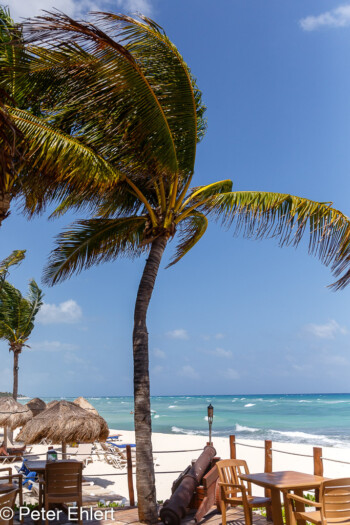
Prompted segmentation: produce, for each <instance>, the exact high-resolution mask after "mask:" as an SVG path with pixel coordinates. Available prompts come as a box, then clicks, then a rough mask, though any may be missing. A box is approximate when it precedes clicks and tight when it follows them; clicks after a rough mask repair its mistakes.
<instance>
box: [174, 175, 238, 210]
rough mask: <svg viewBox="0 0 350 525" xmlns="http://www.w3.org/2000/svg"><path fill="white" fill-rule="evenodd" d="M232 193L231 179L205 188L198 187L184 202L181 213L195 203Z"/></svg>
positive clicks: (193, 189)
mask: <svg viewBox="0 0 350 525" xmlns="http://www.w3.org/2000/svg"><path fill="white" fill-rule="evenodd" d="M230 191H232V181H231V180H229V179H226V180H220V181H218V182H213V183H212V184H207V185H205V186H198V187H196V188H192V189H191V192H190V194H189V196H188V198H187V199H186V200H185V201H184V202H183V204H182V206H181V208H180V211H182V210H183V209H185V208H186V206H187V205H188V204H189V203H191V201H193V203H192V204H194V203H196V202H198V201H203V200H205V199H207V198H208V197H212V196H214V195H218V194H220V193H228V192H230Z"/></svg>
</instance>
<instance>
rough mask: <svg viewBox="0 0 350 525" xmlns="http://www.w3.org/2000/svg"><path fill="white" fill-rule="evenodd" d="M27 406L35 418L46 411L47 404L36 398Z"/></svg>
mask: <svg viewBox="0 0 350 525" xmlns="http://www.w3.org/2000/svg"><path fill="white" fill-rule="evenodd" d="M26 406H27V407H28V408H29V410H30V411H31V413H32V414H33V417H34V416H37V415H38V414H40V412H42V411H43V410H45V409H46V403H45V402H44V401H43V400H42V399H39V398H38V397H34V399H31V400H30V401H28V403H26Z"/></svg>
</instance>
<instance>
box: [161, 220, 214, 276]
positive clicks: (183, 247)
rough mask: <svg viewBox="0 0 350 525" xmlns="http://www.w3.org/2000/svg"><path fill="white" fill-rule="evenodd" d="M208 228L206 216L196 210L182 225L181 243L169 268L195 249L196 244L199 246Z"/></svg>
mask: <svg viewBox="0 0 350 525" xmlns="http://www.w3.org/2000/svg"><path fill="white" fill-rule="evenodd" d="M207 226H208V220H207V218H206V216H205V215H203V213H201V212H199V211H195V210H194V211H192V213H191V214H190V215H188V216H187V217H186V218H185V219H184V220H183V221H182V222H181V223H180V228H181V233H180V242H179V244H178V246H177V248H176V252H175V254H174V257H173V258H172V260H171V261H170V263H169V264H168V266H167V268H169V267H170V266H173V265H174V264H176V263H177V262H178V261H179V260H180V259H182V257H184V256H185V255H186V253H188V252H189V251H190V250H191V249H192V248H193V246H194V245H195V244H197V242H198V241H199V240H200V239H201V237H202V236H203V235H204V234H205V232H206V229H207Z"/></svg>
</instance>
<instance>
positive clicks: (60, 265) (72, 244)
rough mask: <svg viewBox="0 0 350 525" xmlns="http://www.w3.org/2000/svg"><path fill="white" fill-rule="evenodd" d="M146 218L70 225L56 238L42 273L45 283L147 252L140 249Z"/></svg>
mask: <svg viewBox="0 0 350 525" xmlns="http://www.w3.org/2000/svg"><path fill="white" fill-rule="evenodd" d="M146 223H147V218H146V217H137V216H134V217H125V218H119V219H90V220H87V221H79V222H76V223H74V224H73V226H72V228H71V229H70V230H68V231H66V232H64V233H63V234H61V235H60V236H59V237H58V241H57V244H58V246H57V248H56V249H55V250H54V251H53V252H52V254H51V258H50V261H49V265H48V266H47V267H46V269H45V271H44V282H45V283H47V284H49V285H52V284H55V283H57V282H59V281H62V280H64V279H67V278H68V277H70V276H71V275H72V274H73V273H74V272H80V271H81V270H82V269H83V268H89V267H91V266H92V265H94V264H99V263H101V262H106V261H111V260H114V259H116V258H117V257H119V256H127V257H131V258H133V257H138V256H139V255H141V253H143V252H144V251H146V250H148V247H147V246H146V245H143V244H142V242H143V240H144V231H145V226H146Z"/></svg>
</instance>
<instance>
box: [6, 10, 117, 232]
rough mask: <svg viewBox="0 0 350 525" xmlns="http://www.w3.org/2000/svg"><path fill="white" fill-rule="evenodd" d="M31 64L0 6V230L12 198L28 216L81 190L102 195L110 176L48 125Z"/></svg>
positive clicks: (39, 80) (46, 100)
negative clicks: (91, 186) (86, 189)
mask: <svg viewBox="0 0 350 525" xmlns="http://www.w3.org/2000/svg"><path fill="white" fill-rule="evenodd" d="M32 60H34V55H33V53H31V52H30V50H29V48H28V49H27V48H26V47H25V46H24V45H23V37H22V29H21V26H20V25H19V24H15V23H14V21H13V20H12V18H11V16H10V12H9V10H8V9H7V8H5V7H2V6H1V5H0V69H1V76H0V226H1V224H2V222H3V220H4V219H6V218H7V217H8V215H9V213H10V208H11V204H12V201H13V200H14V199H17V200H20V201H21V204H22V208H23V209H24V211H25V212H26V213H27V214H28V215H32V214H33V213H36V212H40V211H42V210H43V209H44V208H45V206H46V205H47V204H48V203H49V202H52V201H53V200H58V201H59V200H60V199H63V198H64V197H66V196H67V195H71V194H72V193H73V194H74V192H81V191H82V190H83V189H84V188H85V187H86V186H89V187H90V185H93V186H94V187H95V190H96V191H97V192H98V191H101V188H103V187H104V185H105V184H107V185H108V184H109V182H110V180H111V179H113V177H115V174H114V172H113V174H111V172H110V169H109V166H108V165H106V162H105V161H104V159H103V158H101V157H100V156H99V155H96V153H95V152H94V151H93V150H92V149H91V148H89V147H86V146H85V145H83V144H82V143H80V142H79V140H77V139H76V138H74V137H73V136H70V135H69V134H68V133H64V132H63V131H62V130H57V129H54V128H53V127H52V125H51V121H50V117H49V115H48V114H47V113H46V112H45V106H46V105H49V104H50V94H48V93H47V90H46V80H45V79H46V77H45V76H43V75H36V76H34V75H31V74H30V66H31V61H32ZM50 80H51V79H50Z"/></svg>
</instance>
